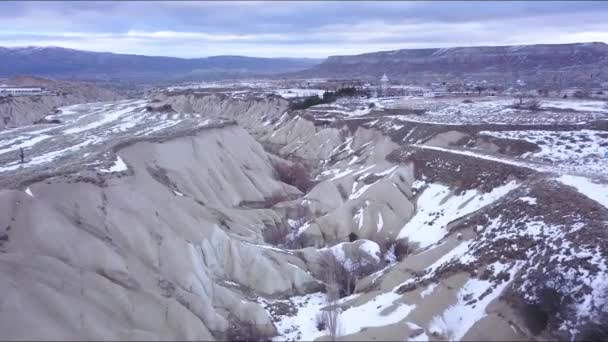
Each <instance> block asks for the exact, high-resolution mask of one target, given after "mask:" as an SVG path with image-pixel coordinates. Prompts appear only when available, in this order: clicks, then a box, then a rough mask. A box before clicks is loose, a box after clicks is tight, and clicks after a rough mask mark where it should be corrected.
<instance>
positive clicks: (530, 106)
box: [511, 98, 541, 112]
mask: <svg viewBox="0 0 608 342" xmlns="http://www.w3.org/2000/svg"><path fill="white" fill-rule="evenodd" d="M540 104H541V103H540V101H539V100H537V99H529V100H526V101H523V99H522V98H520V99H519V101H516V102H515V103H514V104H513V105H512V106H511V108H513V109H523V110H529V111H532V112H537V111H539V110H541V107H540Z"/></svg>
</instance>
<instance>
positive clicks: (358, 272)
mask: <svg viewBox="0 0 608 342" xmlns="http://www.w3.org/2000/svg"><path fill="white" fill-rule="evenodd" d="M320 262H321V267H322V268H323V269H324V271H325V272H324V273H323V275H322V276H321V278H322V279H321V280H322V281H324V282H325V283H326V284H327V285H328V286H329V287H336V289H337V290H336V291H337V293H338V297H339V298H342V297H346V296H349V295H351V294H353V292H354V291H355V285H356V284H357V281H358V280H359V279H361V278H364V277H367V276H368V275H370V274H372V273H374V272H376V271H378V270H379V269H380V268H381V267H382V263H381V262H374V261H372V260H371V259H369V260H368V259H367V258H366V257H365V256H364V255H363V254H356V255H353V256H351V258H349V259H348V264H349V268H350V269H347V268H346V266H345V265H344V264H342V263H341V262H340V261H338V260H337V259H336V257H335V256H334V255H333V254H332V253H331V252H329V251H328V252H325V253H323V255H322V257H321V261H320Z"/></svg>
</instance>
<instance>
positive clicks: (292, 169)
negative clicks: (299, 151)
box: [274, 162, 314, 193]
mask: <svg viewBox="0 0 608 342" xmlns="http://www.w3.org/2000/svg"><path fill="white" fill-rule="evenodd" d="M274 168H275V170H276V172H277V175H278V177H279V180H280V181H281V182H283V183H287V184H289V185H293V186H295V187H296V188H298V189H299V190H300V191H302V192H304V193H306V192H308V191H309V190H310V189H311V188H312V187H313V185H314V182H313V181H312V180H311V179H310V176H309V174H310V172H309V171H308V168H307V167H306V166H304V164H302V163H292V164H289V163H285V162H281V163H277V164H276V165H275V166H274Z"/></svg>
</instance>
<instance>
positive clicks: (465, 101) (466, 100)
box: [462, 99, 473, 103]
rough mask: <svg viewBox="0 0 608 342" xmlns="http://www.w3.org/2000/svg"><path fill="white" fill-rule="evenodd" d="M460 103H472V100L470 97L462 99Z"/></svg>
mask: <svg viewBox="0 0 608 342" xmlns="http://www.w3.org/2000/svg"><path fill="white" fill-rule="evenodd" d="M462 103H473V100H471V99H464V100H462Z"/></svg>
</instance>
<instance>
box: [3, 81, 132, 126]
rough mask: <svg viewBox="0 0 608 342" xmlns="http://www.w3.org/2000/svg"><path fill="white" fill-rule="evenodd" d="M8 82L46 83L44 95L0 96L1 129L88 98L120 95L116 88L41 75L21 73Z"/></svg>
mask: <svg viewBox="0 0 608 342" xmlns="http://www.w3.org/2000/svg"><path fill="white" fill-rule="evenodd" d="M6 84H7V85H9V86H16V87H19V86H25V87H32V86H34V87H43V88H44V89H45V90H47V91H48V93H46V94H42V95H31V96H10V97H0V117H2V120H0V129H3V128H6V127H16V126H22V125H30V124H32V123H36V122H38V121H39V120H41V119H42V118H44V117H45V116H46V115H49V114H52V113H54V112H55V111H56V110H57V108H59V107H63V106H67V105H71V104H76V103H86V102H100V101H111V100H117V99H119V98H121V96H120V95H119V94H117V93H115V92H113V91H110V90H107V89H103V88H99V87H96V86H94V85H92V84H87V83H82V82H68V81H54V80H48V79H44V78H39V77H29V76H19V77H15V78H11V79H9V80H8V81H7V82H6Z"/></svg>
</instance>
